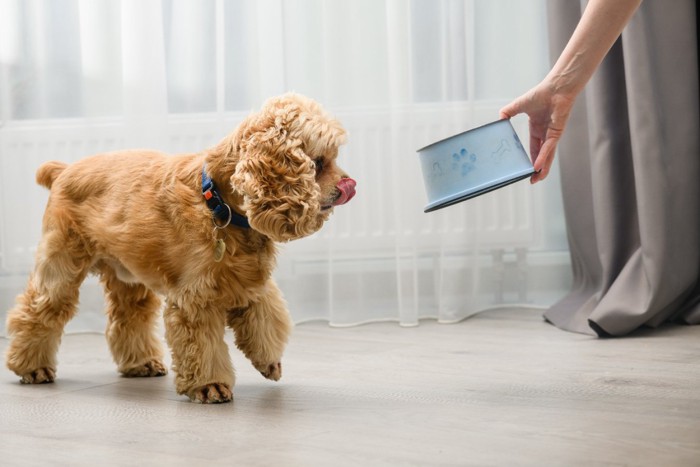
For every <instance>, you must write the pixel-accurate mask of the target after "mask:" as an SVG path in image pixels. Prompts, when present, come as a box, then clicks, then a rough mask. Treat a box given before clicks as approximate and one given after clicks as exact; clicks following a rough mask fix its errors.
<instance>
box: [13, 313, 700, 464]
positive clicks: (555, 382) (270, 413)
mask: <svg viewBox="0 0 700 467" xmlns="http://www.w3.org/2000/svg"><path fill="white" fill-rule="evenodd" d="M228 342H229V345H230V346H231V347H233V345H231V342H232V337H230V336H229V340H228ZM6 347H7V340H5V339H0V350H2V351H4V349H5V348H6ZM231 353H232V356H233V360H234V365H235V366H236V369H237V375H238V376H237V377H238V381H237V384H236V387H235V390H234V398H235V399H234V402H233V403H230V404H222V405H211V406H202V405H197V404H193V403H190V402H188V400H187V399H186V398H185V397H182V396H178V395H177V394H175V391H174V388H173V384H172V383H173V377H172V374H170V375H168V376H166V377H162V378H147V379H127V378H122V377H120V376H118V375H117V373H116V370H115V367H114V365H113V364H112V362H111V358H110V355H109V352H108V349H107V344H106V342H105V340H104V338H103V336H101V335H98V334H69V335H67V336H65V337H64V340H63V344H62V347H61V352H60V365H59V369H58V379H57V381H56V383H54V384H48V385H36V386H25V385H20V384H19V383H18V379H17V377H15V375H13V374H12V373H11V372H10V371H9V370H7V369H6V368H4V366H3V368H2V369H0V465H2V466H24V465H37V466H42V465H51V466H54V465H84V466H107V465H135V466H136V465H138V466H151V465H152V466H175V465H187V466H200V465H201V466H208V465H231V466H330V467H339V466H394V465H396V466H403V465H410V466H443V465H451V466H452V465H453V466H460V465H464V466H517V465H532V466H589V465H591V466H593V465H606V466H608V465H613V466H614V465H629V466H659V467H668V466H700V326H696V327H686V326H668V327H665V328H663V329H661V330H656V331H653V332H647V331H644V332H641V333H638V334H636V335H635V336H633V337H629V338H624V339H596V338H592V337H588V336H583V335H577V334H570V333H566V332H563V331H560V330H558V329H556V328H554V327H552V326H550V325H548V324H546V323H544V322H543V321H542V319H541V317H540V312H539V311H533V310H522V309H521V310H492V311H488V312H484V313H482V314H479V315H477V316H475V317H472V318H471V319H468V320H466V321H464V322H462V323H459V324H453V325H440V324H437V323H435V322H433V321H424V322H422V323H421V325H420V326H418V327H415V328H401V327H399V326H398V325H396V324H394V323H378V324H370V325H365V326H359V327H354V328H346V329H334V328H330V327H328V325H327V324H325V323H307V324H301V325H298V326H297V327H296V329H295V330H294V333H293V335H292V339H291V342H290V345H289V347H288V349H287V352H286V354H285V358H284V360H283V369H284V374H283V377H282V380H281V381H280V382H278V383H274V382H271V381H267V380H265V379H263V377H262V376H260V375H259V374H258V373H257V372H256V371H255V370H254V369H253V367H252V366H251V365H250V363H249V362H248V361H247V360H246V359H245V358H244V357H243V356H242V355H241V354H240V353H239V352H238V351H237V350H236V349H232V350H231Z"/></svg>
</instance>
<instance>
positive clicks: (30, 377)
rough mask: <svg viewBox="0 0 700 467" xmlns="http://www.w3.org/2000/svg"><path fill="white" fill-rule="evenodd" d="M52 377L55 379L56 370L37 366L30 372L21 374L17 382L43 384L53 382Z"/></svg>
mask: <svg viewBox="0 0 700 467" xmlns="http://www.w3.org/2000/svg"><path fill="white" fill-rule="evenodd" d="M54 379H56V370H54V369H53V368H38V369H36V370H34V371H32V372H31V373H26V374H24V375H22V378H21V379H20V380H19V382H20V383H22V384H43V383H53V380H54Z"/></svg>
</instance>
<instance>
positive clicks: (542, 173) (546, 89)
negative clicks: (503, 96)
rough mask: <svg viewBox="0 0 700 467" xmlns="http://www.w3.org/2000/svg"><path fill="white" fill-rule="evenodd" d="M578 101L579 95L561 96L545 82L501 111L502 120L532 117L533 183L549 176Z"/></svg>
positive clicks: (531, 155)
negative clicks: (555, 155) (576, 96)
mask: <svg viewBox="0 0 700 467" xmlns="http://www.w3.org/2000/svg"><path fill="white" fill-rule="evenodd" d="M574 101H575V96H573V97H572V96H567V95H562V94H559V93H557V92H556V91H555V87H554V86H553V85H551V84H549V83H548V82H547V81H543V82H542V83H540V84H539V85H537V86H535V87H534V88H532V89H530V90H529V91H528V92H526V93H525V94H523V95H522V96H520V97H518V98H517V99H515V100H514V101H513V102H511V103H510V104H508V105H506V106H505V107H503V108H502V109H501V111H500V115H501V118H511V117H514V116H516V115H518V114H521V113H525V114H527V115H528V117H529V123H530V158H531V159H532V164H533V165H534V167H535V173H534V174H533V175H532V177H530V183H537V182H539V181H540V180H544V179H545V178H546V177H547V175H548V174H549V169H550V168H551V166H552V162H554V154H555V151H556V149H557V143H558V142H559V138H561V135H562V133H563V132H564V128H565V127H566V121H567V120H568V118H569V113H570V112H571V108H572V107H573V105H574Z"/></svg>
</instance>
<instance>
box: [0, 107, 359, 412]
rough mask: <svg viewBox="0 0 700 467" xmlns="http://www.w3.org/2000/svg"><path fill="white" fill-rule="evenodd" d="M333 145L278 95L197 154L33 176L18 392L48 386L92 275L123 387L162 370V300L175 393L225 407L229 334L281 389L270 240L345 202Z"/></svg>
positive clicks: (313, 114)
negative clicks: (42, 205) (33, 235)
mask: <svg viewBox="0 0 700 467" xmlns="http://www.w3.org/2000/svg"><path fill="white" fill-rule="evenodd" d="M344 141H345V130H344V129H343V128H342V126H341V125H340V123H339V122H338V121H336V120H334V119H332V118H331V117H329V116H328V115H327V114H326V113H325V112H324V111H323V110H322V109H321V107H320V106H319V105H318V104H317V103H315V102H314V101H312V100H310V99H308V98H305V97H303V96H300V95H297V94H286V95H284V96H281V97H278V98H274V99H271V100H269V101H268V102H267V103H266V104H265V105H264V106H263V108H262V110H261V111H260V112H258V113H254V114H251V115H250V116H248V117H247V118H246V119H245V120H244V121H243V122H242V123H241V124H240V126H238V128H237V129H236V130H235V131H234V132H233V134H231V135H229V136H228V137H226V138H225V139H224V140H223V141H221V142H220V143H219V144H218V145H217V146H215V147H213V148H211V149H209V150H206V151H204V152H202V153H199V154H188V155H180V156H167V155H165V154H162V153H159V152H152V151H124V152H115V153H109V154H103V155H98V156H94V157H90V158H87V159H84V160H81V161H79V162H77V163H75V164H72V165H66V164H63V163H60V162H48V163H46V164H44V165H42V166H41V167H40V168H39V170H38V172H37V181H38V183H40V184H41V185H44V186H46V187H47V188H50V190H51V194H50V197H49V201H48V204H47V207H46V212H45V214H44V220H43V231H42V232H43V233H42V239H41V243H40V244H39V248H38V251H37V254H36V264H35V268H34V271H33V272H32V274H31V276H30V278H29V283H28V285H27V289H26V290H25V292H24V293H23V294H22V295H20V296H19V297H18V299H17V305H16V306H15V307H14V308H13V309H12V310H11V311H10V312H9V315H8V319H7V329H8V331H9V333H10V336H11V342H10V345H9V348H8V351H7V355H6V357H7V366H8V367H9V368H10V369H11V370H12V371H14V372H15V373H16V374H17V375H19V376H20V377H21V381H22V382H23V383H48V382H52V381H53V380H54V377H55V374H56V353H57V351H58V346H59V344H60V341H61V335H62V333H63V328H64V326H65V325H66V323H67V322H68V320H70V319H71V317H72V316H73V315H74V314H75V312H76V305H77V302H78V288H79V286H80V284H81V283H82V282H83V280H84V279H85V277H86V275H87V274H88V273H90V272H93V273H96V274H98V275H99V276H100V279H101V282H102V284H103V286H104V289H105V295H106V303H107V310H106V313H107V317H108V325H107V331H106V336H107V341H108V343H109V347H110V350H111V352H112V355H113V357H114V360H115V362H116V363H117V366H118V369H119V371H120V372H121V373H122V374H124V375H125V376H160V375H164V374H165V373H166V372H167V370H166V367H165V366H164V364H163V351H162V348H161V345H160V343H159V339H158V338H157V336H156V333H155V328H156V319H157V316H158V314H159V312H160V310H161V301H160V298H159V295H162V296H164V297H165V302H166V303H165V307H164V309H163V310H164V311H163V315H164V320H165V329H166V339H167V342H168V345H169V346H170V348H171V352H172V360H173V369H174V370H175V372H176V377H175V382H176V389H177V392H178V393H179V394H186V395H187V396H189V397H190V399H192V400H193V401H196V402H204V403H213V402H227V401H230V400H231V399H232V387H233V385H234V379H235V378H234V371H233V367H232V364H231V359H230V356H229V352H228V347H227V346H226V343H225V342H224V331H225V327H226V325H228V326H230V327H231V328H232V329H233V331H234V334H235V341H236V345H237V346H238V347H239V348H240V349H241V351H242V352H243V353H244V354H245V355H246V357H248V358H249V359H250V361H251V362H252V363H253V365H254V366H255V368H256V369H258V370H259V371H260V373H262V374H263V376H265V377H266V378H269V379H272V380H278V379H279V378H280V376H281V373H282V367H281V363H280V361H281V357H282V352H283V350H284V347H285V345H286V342H287V339H288V336H289V333H290V330H291V321H290V318H289V314H288V311H287V309H286V306H285V303H284V300H283V298H282V295H281V293H280V291H279V289H278V287H277V285H276V284H275V282H274V281H273V279H272V277H271V274H272V271H273V269H274V267H275V254H276V249H275V244H274V242H285V241H289V240H292V239H296V238H300V237H304V236H307V235H309V234H312V233H314V232H316V231H317V230H318V229H319V228H320V227H321V226H322V224H323V223H324V221H326V220H327V219H328V216H329V215H330V213H331V211H332V210H333V207H334V206H337V205H339V204H343V203H345V202H347V201H349V199H350V198H352V196H353V195H354V194H355V182H354V181H353V180H352V179H350V178H349V177H348V176H347V175H346V174H345V173H344V172H343V171H342V170H341V169H340V168H339V167H338V166H337V165H336V162H335V161H336V157H337V155H338V147H339V146H340V145H341V144H342V143H344ZM212 182H213V184H212Z"/></svg>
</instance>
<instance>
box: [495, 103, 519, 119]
mask: <svg viewBox="0 0 700 467" xmlns="http://www.w3.org/2000/svg"><path fill="white" fill-rule="evenodd" d="M521 112H522V110H521V108H520V98H517V99H515V100H514V101H513V102H511V103H510V104H508V105H506V106H505V107H503V108H502V109H501V110H500V111H499V112H498V113H499V115H500V117H501V118H511V117H515V116H516V115H518V114H519V113H521Z"/></svg>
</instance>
